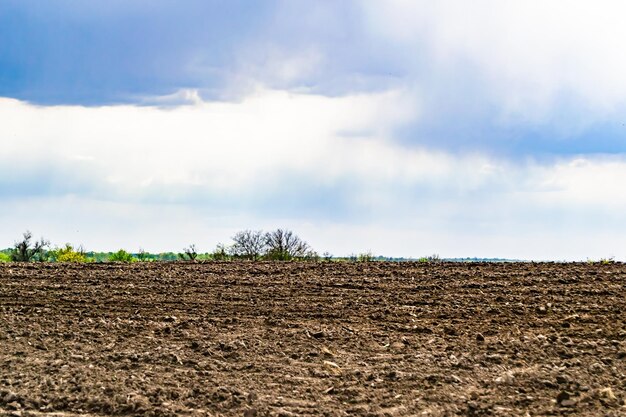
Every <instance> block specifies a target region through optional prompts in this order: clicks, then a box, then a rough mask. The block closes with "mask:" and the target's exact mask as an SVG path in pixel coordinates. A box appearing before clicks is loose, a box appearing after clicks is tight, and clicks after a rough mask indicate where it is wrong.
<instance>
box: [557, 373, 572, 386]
mask: <svg viewBox="0 0 626 417" xmlns="http://www.w3.org/2000/svg"><path fill="white" fill-rule="evenodd" d="M556 382H557V384H561V385H563V384H568V383H569V382H570V379H569V378H568V377H567V376H566V375H557V377H556Z"/></svg>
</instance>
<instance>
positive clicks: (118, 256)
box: [108, 249, 137, 262]
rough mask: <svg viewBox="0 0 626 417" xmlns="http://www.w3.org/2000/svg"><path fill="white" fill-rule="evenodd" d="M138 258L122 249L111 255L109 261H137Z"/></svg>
mask: <svg viewBox="0 0 626 417" xmlns="http://www.w3.org/2000/svg"><path fill="white" fill-rule="evenodd" d="M136 260H137V259H135V257H134V256H133V255H131V254H130V253H128V252H126V251H125V250H124V249H120V250H118V251H117V252H115V253H112V254H111V255H110V256H109V259H108V261H109V262H135V261H136Z"/></svg>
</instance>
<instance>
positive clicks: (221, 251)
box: [211, 243, 230, 261]
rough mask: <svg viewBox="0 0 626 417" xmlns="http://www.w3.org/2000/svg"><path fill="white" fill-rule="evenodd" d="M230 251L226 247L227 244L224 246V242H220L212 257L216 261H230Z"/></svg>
mask: <svg viewBox="0 0 626 417" xmlns="http://www.w3.org/2000/svg"><path fill="white" fill-rule="evenodd" d="M228 252H229V251H228V250H227V249H226V246H224V244H222V243H218V244H217V246H216V248H215V250H214V251H213V253H212V254H211V258H212V259H213V260H214V261H228V260H230V255H229V254H228Z"/></svg>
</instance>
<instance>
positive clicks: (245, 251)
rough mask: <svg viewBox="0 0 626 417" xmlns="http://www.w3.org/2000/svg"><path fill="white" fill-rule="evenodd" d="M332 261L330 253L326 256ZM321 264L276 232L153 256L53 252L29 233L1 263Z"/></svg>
mask: <svg viewBox="0 0 626 417" xmlns="http://www.w3.org/2000/svg"><path fill="white" fill-rule="evenodd" d="M323 257H324V258H325V259H328V260H330V258H332V256H331V255H330V254H328V253H325V254H324V255H323ZM236 259H242V260H250V261H259V260H270V261H290V260H297V259H300V260H320V259H322V256H320V255H318V253H317V252H315V251H314V250H313V249H312V248H311V247H310V246H309V244H308V243H307V242H306V241H304V240H303V239H301V238H300V237H299V236H298V235H296V234H295V233H294V232H292V231H291V230H287V229H276V230H273V231H270V232H264V231H262V230H243V231H240V232H237V233H236V234H235V235H234V236H233V237H232V244H230V245H224V244H218V245H217V247H216V249H215V250H214V251H213V252H211V253H198V251H197V250H196V246H195V245H194V244H192V245H189V246H188V247H186V248H184V249H183V250H182V251H181V252H179V253H172V252H169V253H165V254H151V253H148V252H146V251H144V250H142V249H140V250H139V251H138V252H137V253H135V254H131V253H129V252H127V251H126V250H124V249H120V250H119V251H117V252H112V253H105V254H103V253H96V252H87V251H85V250H84V249H83V248H82V247H77V248H75V247H74V246H72V245H71V244H69V243H68V244H66V245H65V246H63V247H57V248H51V245H50V242H49V241H48V240H46V239H44V238H41V239H39V240H34V239H33V234H32V233H31V232H30V231H26V232H25V233H24V234H23V236H22V239H21V240H19V241H17V242H15V244H14V245H13V247H12V248H10V249H7V250H4V251H2V252H0V261H13V262H97V261H100V262H102V261H109V262H135V261H155V260H169V261H172V260H188V261H195V260H217V261H226V260H236Z"/></svg>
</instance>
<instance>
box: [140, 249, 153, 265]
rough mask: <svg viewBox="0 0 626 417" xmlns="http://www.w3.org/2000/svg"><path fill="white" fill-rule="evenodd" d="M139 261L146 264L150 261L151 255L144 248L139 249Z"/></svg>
mask: <svg viewBox="0 0 626 417" xmlns="http://www.w3.org/2000/svg"><path fill="white" fill-rule="evenodd" d="M137 259H138V260H139V261H141V262H145V261H147V260H148V259H150V254H149V253H148V252H146V251H145V250H143V249H142V248H139V252H137Z"/></svg>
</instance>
